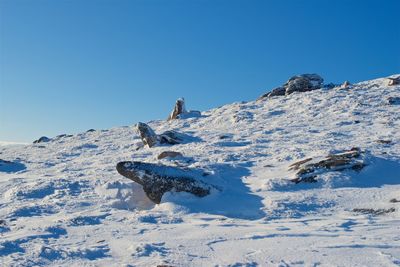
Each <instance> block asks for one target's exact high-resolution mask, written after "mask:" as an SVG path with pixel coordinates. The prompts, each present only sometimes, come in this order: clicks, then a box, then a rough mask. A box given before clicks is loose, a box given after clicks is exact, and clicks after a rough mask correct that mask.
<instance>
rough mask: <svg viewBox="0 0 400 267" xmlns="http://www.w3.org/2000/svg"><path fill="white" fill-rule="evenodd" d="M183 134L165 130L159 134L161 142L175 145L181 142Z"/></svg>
mask: <svg viewBox="0 0 400 267" xmlns="http://www.w3.org/2000/svg"><path fill="white" fill-rule="evenodd" d="M183 139H184V138H183V135H182V134H180V133H178V132H176V131H165V132H163V133H162V134H160V135H159V140H160V143H161V144H169V145H176V144H180V143H182V142H183Z"/></svg>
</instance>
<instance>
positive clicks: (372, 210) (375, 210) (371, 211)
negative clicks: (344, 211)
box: [353, 208, 396, 215]
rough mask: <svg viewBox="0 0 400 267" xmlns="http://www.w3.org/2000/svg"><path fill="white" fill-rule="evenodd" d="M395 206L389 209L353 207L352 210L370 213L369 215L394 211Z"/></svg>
mask: <svg viewBox="0 0 400 267" xmlns="http://www.w3.org/2000/svg"><path fill="white" fill-rule="evenodd" d="M395 211H396V209H395V208H389V209H366V208H356V209H353V212H357V213H362V214H371V215H384V214H387V213H392V212H395Z"/></svg>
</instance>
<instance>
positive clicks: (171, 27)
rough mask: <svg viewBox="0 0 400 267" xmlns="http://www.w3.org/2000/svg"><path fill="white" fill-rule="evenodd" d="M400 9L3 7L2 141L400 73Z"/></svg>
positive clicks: (128, 0)
mask: <svg viewBox="0 0 400 267" xmlns="http://www.w3.org/2000/svg"><path fill="white" fill-rule="evenodd" d="M399 10H400V1H399V0H393V1H390V0H376V1H367V0H363V1H361V0H360V1H349V0H347V1H344V0H335V1H321V0H315V1H311V0H310V1H300V0H293V1H285V0H276V1H267V0H265V1H255V0H241V1H235V0H225V1H222V0H210V1H207V0H168V1H167V0H159V1H155V0H154V1H153V0H146V1H135V0H107V1H104V0H37V1H33V0H32V1H31V0H24V1H21V0H0V140H2V141H26V142H30V141H32V140H34V139H35V138H38V137H40V136H42V135H46V136H49V137H51V136H54V135H57V134H61V133H77V132H80V131H84V130H87V129H89V128H95V129H104V128H109V127H112V126H119V125H131V124H133V123H136V122H137V121H148V120H152V119H164V118H166V117H167V115H168V113H169V112H170V110H171V109H172V106H173V104H174V102H175V100H176V98H178V97H181V96H184V97H185V98H186V101H187V106H188V108H189V109H197V110H207V109H210V108H214V107H217V106H220V105H223V104H226V103H231V102H234V101H242V100H244V101H248V100H253V99H255V98H257V97H258V96H259V95H261V94H263V93H265V92H266V91H268V90H270V89H272V88H273V87H276V86H278V85H280V84H282V83H283V82H285V81H286V80H287V79H288V78H289V77H290V76H291V75H294V74H299V73H314V72H316V73H319V74H321V75H322V76H323V77H324V78H325V81H326V82H337V83H339V82H342V81H343V80H350V81H352V82H356V81H361V80H366V79H372V78H376V77H381V76H387V75H390V74H394V73H399V72H400V58H399V54H400V33H399V31H400V30H399V29H400V17H399Z"/></svg>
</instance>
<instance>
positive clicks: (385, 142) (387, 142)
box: [376, 139, 392, 145]
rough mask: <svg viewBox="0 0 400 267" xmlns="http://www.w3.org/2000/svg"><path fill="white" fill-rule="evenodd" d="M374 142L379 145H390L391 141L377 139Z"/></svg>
mask: <svg viewBox="0 0 400 267" xmlns="http://www.w3.org/2000/svg"><path fill="white" fill-rule="evenodd" d="M376 142H377V143H379V144H384V145H387V144H391V143H392V140H384V139H378V140H376Z"/></svg>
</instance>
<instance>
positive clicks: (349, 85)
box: [339, 81, 351, 89]
mask: <svg viewBox="0 0 400 267" xmlns="http://www.w3.org/2000/svg"><path fill="white" fill-rule="evenodd" d="M349 87H351V83H350V82H349V81H344V82H343V83H342V84H341V85H340V87H339V88H340V89H347V88H349Z"/></svg>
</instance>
